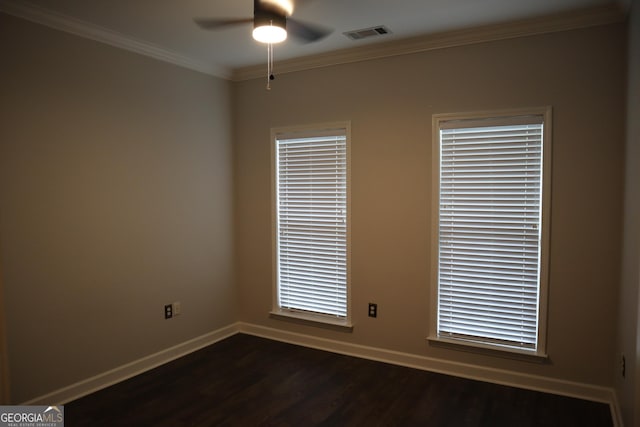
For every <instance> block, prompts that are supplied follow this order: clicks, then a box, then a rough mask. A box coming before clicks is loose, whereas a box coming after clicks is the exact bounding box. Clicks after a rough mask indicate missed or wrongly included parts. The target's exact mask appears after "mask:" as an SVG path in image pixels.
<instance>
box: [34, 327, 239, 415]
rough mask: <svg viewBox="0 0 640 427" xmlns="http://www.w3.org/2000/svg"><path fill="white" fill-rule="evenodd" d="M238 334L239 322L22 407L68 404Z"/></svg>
mask: <svg viewBox="0 0 640 427" xmlns="http://www.w3.org/2000/svg"><path fill="white" fill-rule="evenodd" d="M238 331H239V324H237V323H234V324H231V325H228V326H225V327H223V328H220V329H218V330H215V331H212V332H209V333H207V334H204V335H201V336H199V337H196V338H193V339H191V340H189V341H185V342H183V343H181V344H178V345H176V346H173V347H170V348H167V349H165V350H162V351H159V352H157V353H155V354H151V355H149V356H146V357H143V358H141V359H138V360H135V361H133V362H131V363H127V364H126V365H122V366H119V367H117V368H115V369H112V370H110V371H107V372H104V373H102V374H98V375H96V376H93V377H91V378H88V379H86V380H82V381H80V382H77V383H75V384H71V385H69V386H67V387H64V388H62V389H59V390H56V391H54V392H51V393H48V394H46V395H44V396H40V397H36V398H35V399H31V400H29V401H28V402H24V403H22V405H52V404H57V405H63V404H65V403H67V402H70V401H72V400H75V399H78V398H80V397H83V396H86V395H88V394H91V393H93V392H96V391H98V390H101V389H103V388H106V387H109V386H111V385H113V384H116V383H119V382H121V381H124V380H127V379H129V378H131V377H134V376H136V375H139V374H141V373H143V372H146V371H149V370H151V369H153V368H157V367H158V366H161V365H164V364H165V363H168V362H171V361H172V360H175V359H178V358H180V357H182V356H186V355H187V354H189V353H193V352H194V351H197V350H200V349H201V348H204V347H206V346H208V345H211V344H214V343H216V342H218V341H220V340H223V339H224V338H227V337H229V336H231V335H235V334H236V333H238Z"/></svg>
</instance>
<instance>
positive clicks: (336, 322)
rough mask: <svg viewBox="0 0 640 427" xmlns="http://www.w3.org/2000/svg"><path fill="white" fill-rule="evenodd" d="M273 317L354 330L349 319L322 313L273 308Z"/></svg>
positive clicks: (340, 329)
mask: <svg viewBox="0 0 640 427" xmlns="http://www.w3.org/2000/svg"><path fill="white" fill-rule="evenodd" d="M269 317H271V318H272V319H277V320H283V321H288V322H294V323H299V324H303V325H309V326H316V327H320V328H326V329H333V330H338V331H342V332H353V324H352V323H351V322H350V321H348V320H347V319H338V318H333V317H328V316H323V315H321V314H313V313H303V312H299V311H288V310H273V311H271V312H270V313H269Z"/></svg>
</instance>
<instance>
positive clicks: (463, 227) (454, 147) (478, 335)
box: [434, 111, 549, 353]
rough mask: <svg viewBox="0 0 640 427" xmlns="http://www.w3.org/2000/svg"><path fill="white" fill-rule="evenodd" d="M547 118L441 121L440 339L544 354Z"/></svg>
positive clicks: (436, 121) (514, 117)
mask: <svg viewBox="0 0 640 427" xmlns="http://www.w3.org/2000/svg"><path fill="white" fill-rule="evenodd" d="M546 116H547V112H546V111H545V113H540V114H530V115H529V114H526V115H516V116H508V117H482V118H471V117H467V118H463V119H460V118H456V117H448V118H447V117H436V118H435V120H434V125H436V126H437V131H438V141H437V144H438V160H439V165H438V166H439V167H438V169H439V176H438V181H439V182H438V184H439V188H438V200H437V206H438V212H437V217H438V241H437V244H438V248H437V256H438V259H437V266H436V267H437V286H438V288H437V337H438V338H440V339H442V338H444V339H451V340H457V341H463V342H468V343H476V344H480V345H481V346H490V347H499V348H506V349H517V350H525V351H531V352H535V353H540V352H544V349H543V347H544V342H543V341H544V340H543V338H544V330H543V328H544V322H543V318H542V316H541V315H542V314H543V313H545V312H546V308H545V307H543V305H544V294H545V292H546V291H545V290H544V287H546V284H545V283H546V280H545V279H544V277H545V275H546V271H544V270H545V269H546V263H545V262H543V259H544V257H546V253H544V252H546V237H545V238H544V239H543V236H546V234H543V228H545V232H546V221H547V218H546V217H544V212H546V208H547V206H544V208H545V209H543V204H546V203H547V202H546V200H547V199H548V198H545V197H544V192H545V191H546V190H545V184H547V182H548V177H547V176H545V170H548V168H545V164H544V163H545V161H546V159H545V158H546V157H547V158H548V156H546V154H547V153H545V150H548V141H545V138H546V136H545V135H548V133H546V132H545V126H548V125H549V123H545V117H546ZM547 120H549V118H547Z"/></svg>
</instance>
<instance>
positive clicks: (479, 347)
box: [427, 336, 549, 363]
mask: <svg viewBox="0 0 640 427" xmlns="http://www.w3.org/2000/svg"><path fill="white" fill-rule="evenodd" d="M427 341H429V345H433V346H434V347H441V348H447V349H450V350H458V351H467V352H472V353H479V354H485V355H488V356H495V357H503V358H507V359H515V360H522V361H525V362H533V363H546V362H547V361H548V360H549V356H548V355H547V354H546V353H542V352H536V351H534V350H526V349H519V348H514V347H508V346H497V345H495V346H494V345H490V344H484V343H479V342H475V341H471V340H464V339H460V338H442V337H433V336H431V337H428V338H427Z"/></svg>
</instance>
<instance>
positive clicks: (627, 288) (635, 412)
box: [614, 0, 640, 426]
mask: <svg viewBox="0 0 640 427" xmlns="http://www.w3.org/2000/svg"><path fill="white" fill-rule="evenodd" d="M628 49H629V50H628V58H629V68H628V74H627V75H628V89H627V90H628V94H627V144H626V150H627V151H626V156H625V157H626V174H625V183H626V186H625V210H624V240H623V254H622V280H621V287H620V317H619V343H618V347H617V353H616V357H617V358H618V363H617V364H616V366H615V367H616V369H615V371H614V378H615V379H616V381H615V384H616V389H617V391H618V397H619V401H620V405H621V407H622V413H623V416H624V423H625V424H624V425H625V426H640V4H638V1H637V0H636V1H635V2H634V3H633V6H632V8H631V13H630V17H629V47H628ZM621 354H624V355H625V356H626V360H627V363H626V370H627V373H626V376H625V378H624V379H623V378H622V376H621V373H620V365H619V363H620V362H619V360H620V359H619V358H620V357H621Z"/></svg>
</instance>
